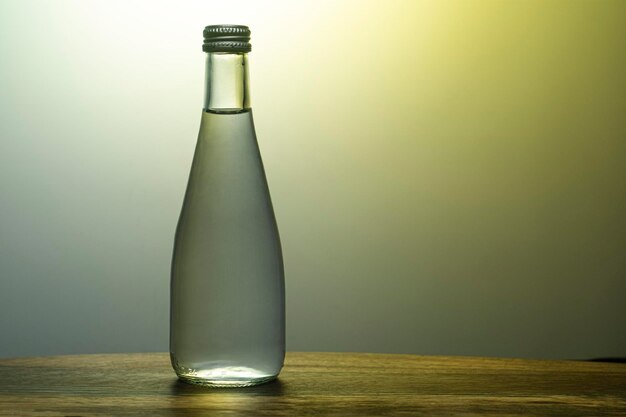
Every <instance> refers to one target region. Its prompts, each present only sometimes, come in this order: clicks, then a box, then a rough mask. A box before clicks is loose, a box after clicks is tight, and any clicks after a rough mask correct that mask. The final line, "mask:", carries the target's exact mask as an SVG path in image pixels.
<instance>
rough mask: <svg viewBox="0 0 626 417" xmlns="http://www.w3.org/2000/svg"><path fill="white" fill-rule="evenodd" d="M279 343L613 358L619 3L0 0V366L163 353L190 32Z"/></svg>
mask: <svg viewBox="0 0 626 417" xmlns="http://www.w3.org/2000/svg"><path fill="white" fill-rule="evenodd" d="M215 23H242V24H248V25H250V27H251V29H252V44H253V51H252V53H251V55H250V63H251V85H252V100H253V102H252V103H253V107H254V114H255V123H256V128H257V134H258V136H259V142H260V146H261V150H262V153H263V158H264V161H265V166H266V170H267V175H268V179H269V183H270V188H271V190H272V197H273V201H274V205H275V210H276V216H277V220H278V223H279V228H280V231H281V236H282V241H283V247H284V255H285V268H286V279H287V297H288V298H287V314H288V323H287V325H288V327H287V335H288V337H287V339H288V346H287V347H288V349H290V350H313V351H315V350H321V351H325V350H332V351H372V352H405V353H417V354H453V355H490V356H517V357H540V358H588V357H597V356H611V355H619V356H625V355H626V331H625V327H624V317H626V220H625V213H626V186H625V180H626V164H625V161H626V122H625V120H626V118H625V114H624V109H626V106H625V105H626V76H625V74H626V45H625V39H626V2H624V1H544V0H539V1H390V0H386V1H384V2H383V1H307V2H301V1H298V2H288V1H284V2H272V3H263V2H256V1H255V2H240V1H238V2H226V1H220V2H214V1H201V2H175V1H171V2H156V1H150V2H138V1H54V2H52V1H32V0H31V1H2V2H0V61H1V65H0V135H1V136H0V139H1V141H0V278H1V279H0V356H20V355H42V354H69V353H79V352H81V353H83V352H127V351H166V350H167V349H168V325H169V323H168V320H169V310H168V309H169V266H170V257H171V249H172V243H173V237H174V228H175V225H176V221H177V218H178V214H179V211H180V207H181V204H182V199H183V193H184V189H185V185H186V181H187V175H188V173H189V168H190V164H191V158H192V153H193V150H194V145H195V140H196V136H197V131H198V127H199V122H200V112H201V105H202V94H203V76H204V54H203V53H202V52H201V43H202V36H201V35H202V29H203V27H204V26H205V25H207V24H215Z"/></svg>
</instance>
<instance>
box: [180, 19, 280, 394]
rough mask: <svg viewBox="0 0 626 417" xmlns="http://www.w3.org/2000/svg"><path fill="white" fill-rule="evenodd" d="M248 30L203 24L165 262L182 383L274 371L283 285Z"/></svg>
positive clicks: (240, 380) (249, 381) (265, 377)
mask: <svg viewBox="0 0 626 417" xmlns="http://www.w3.org/2000/svg"><path fill="white" fill-rule="evenodd" d="M249 40H250V30H249V29H248V28H247V27H246V26H240V25H213V26H207V27H206V28H205V29H204V45H203V51H204V52H206V53H207V57H206V86H205V87H206V93H205V102H204V110H203V112H202V120H201V124H200V133H199V135H198V142H197V145H196V148H195V154H194V157H193V162H192V166H191V172H190V175H189V182H188V184H187V191H186V193H185V199H184V202H183V207H182V211H181V214H180V219H179V221H178V227H177V229H176V236H175V241H174V253H173V259H172V275H171V303H170V357H171V361H172V366H173V368H174V370H175V371H176V374H177V375H178V377H179V378H180V379H182V380H183V381H185V382H190V383H195V384H201V385H209V386H239V387H240V386H248V385H256V384H260V383H263V382H267V381H270V380H272V379H274V378H276V376H277V375H278V373H279V372H280V370H281V368H282V366H283V360H284V356H285V289H284V288H285V287H284V272H283V260H282V252H281V246H280V239H279V236H278V228H277V226H276V220H275V218H274V211H273V208H272V202H271V199H270V194H269V189H268V185H267V180H266V177H265V172H264V169H263V162H262V160H261V154H260V152H259V147H258V143H257V140H256V134H255V129H254V123H253V120H252V110H251V108H250V94H249V85H248V52H249V51H250V49H251V46H250V43H249Z"/></svg>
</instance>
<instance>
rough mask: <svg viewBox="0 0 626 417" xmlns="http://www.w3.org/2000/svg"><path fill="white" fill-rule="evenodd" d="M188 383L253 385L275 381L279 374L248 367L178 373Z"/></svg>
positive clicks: (208, 385) (218, 386)
mask: <svg viewBox="0 0 626 417" xmlns="http://www.w3.org/2000/svg"><path fill="white" fill-rule="evenodd" d="M177 375H178V378H179V379H180V380H181V381H183V382H186V383H188V384H194V385H202V386H205V387H215V388H240V387H251V386H254V385H259V384H264V383H266V382H270V381H273V380H274V379H276V377H278V375H266V374H263V373H261V372H259V371H257V370H255V369H252V368H246V367H240V366H238V367H234V366H230V367H224V368H215V369H210V370H203V371H194V372H190V373H177Z"/></svg>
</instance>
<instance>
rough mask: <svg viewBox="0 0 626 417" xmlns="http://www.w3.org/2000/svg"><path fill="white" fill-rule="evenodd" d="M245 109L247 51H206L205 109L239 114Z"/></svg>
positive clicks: (248, 99)
mask: <svg viewBox="0 0 626 417" xmlns="http://www.w3.org/2000/svg"><path fill="white" fill-rule="evenodd" d="M248 109H250V90H249V86H248V54H247V53H244V52H239V53H227V52H209V53H207V57H206V79H205V94H204V110H205V111H210V112H214V113H241V112H243V111H246V110H248Z"/></svg>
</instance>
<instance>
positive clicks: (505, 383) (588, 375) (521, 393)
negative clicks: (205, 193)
mask: <svg viewBox="0 0 626 417" xmlns="http://www.w3.org/2000/svg"><path fill="white" fill-rule="evenodd" d="M326 415H328V416H331V415H332V416H449V415H457V416H483V415H499V416H513V415H531V416H533V415H534V416H539V415H542V416H543V415H545V416H568V417H573V416H626V365H624V364H615V363H597V362H578V361H540V360H522V359H492V358H478V357H438V356H415V355H382V354H364V353H288V354H287V359H286V363H285V368H284V369H283V372H282V373H281V375H280V377H279V379H278V380H276V381H274V382H271V383H268V384H265V385H259V386H256V387H249V388H205V387H199V386H193V385H187V384H185V383H182V382H179V381H178V380H177V379H176V376H175V374H174V372H173V371H172V369H171V367H170V364H169V356H168V355H167V354H164V353H147V354H110V355H76V356H54V357H37V358H16V359H2V360H0V416H46V417H50V416H65V417H77V416H83V417H86V416H98V417H102V416H154V417H159V416H326Z"/></svg>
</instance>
